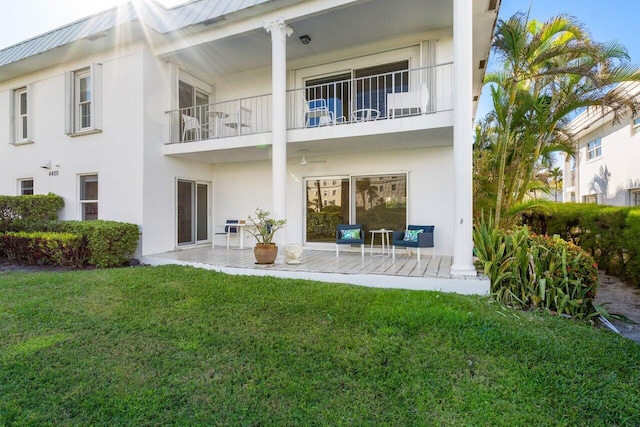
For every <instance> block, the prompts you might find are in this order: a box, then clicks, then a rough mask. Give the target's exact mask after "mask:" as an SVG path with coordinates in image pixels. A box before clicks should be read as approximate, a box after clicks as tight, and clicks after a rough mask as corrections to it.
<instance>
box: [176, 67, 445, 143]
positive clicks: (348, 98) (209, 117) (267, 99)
mask: <svg viewBox="0 0 640 427" xmlns="http://www.w3.org/2000/svg"><path fill="white" fill-rule="evenodd" d="M452 76H453V63H446V64H440V65H434V66H431V67H423V68H415V69H411V70H402V71H394V72H390V73H384V74H376V75H372V76H366V77H359V78H355V79H346V80H339V81H335V82H330V83H325V84H320V85H314V86H308V87H304V88H299V89H291V90H288V91H287V129H301V128H314V127H319V126H325V125H339V124H351V123H361V122H368V121H377V120H385V119H398V118H403V117H408V116H418V115H422V114H432V113H437V112H442V111H449V110H452V109H453V99H452V98H453V96H452V95H453V88H452ZM271 99H272V97H271V94H268V95H260V96H254V97H248V98H241V99H236V100H233V101H225V102H218V103H215V104H208V105H199V106H195V107H188V108H181V109H179V110H172V111H168V112H167V116H168V120H169V130H170V138H169V140H170V143H180V142H192V141H201V140H206V139H217V138H226V137H232V136H238V135H251V134H256V133H262V132H270V131H271V118H272V114H271Z"/></svg>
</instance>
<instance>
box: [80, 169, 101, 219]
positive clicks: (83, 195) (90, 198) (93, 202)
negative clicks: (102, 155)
mask: <svg viewBox="0 0 640 427" xmlns="http://www.w3.org/2000/svg"><path fill="white" fill-rule="evenodd" d="M80 219H81V220H82V221H88V220H92V219H98V175H81V176H80Z"/></svg>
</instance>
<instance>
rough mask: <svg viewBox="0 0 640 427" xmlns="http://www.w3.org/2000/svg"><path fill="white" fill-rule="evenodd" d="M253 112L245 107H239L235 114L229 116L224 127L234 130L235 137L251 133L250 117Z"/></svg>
mask: <svg viewBox="0 0 640 427" xmlns="http://www.w3.org/2000/svg"><path fill="white" fill-rule="evenodd" d="M252 114H253V111H251V109H250V108H247V107H240V108H239V109H238V112H237V113H233V114H229V117H227V118H226V120H225V122H224V125H225V126H227V127H229V128H231V129H235V131H236V135H246V134H248V133H251V115H252Z"/></svg>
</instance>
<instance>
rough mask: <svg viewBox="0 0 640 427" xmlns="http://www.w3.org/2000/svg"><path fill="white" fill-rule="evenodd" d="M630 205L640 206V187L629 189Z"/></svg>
mask: <svg viewBox="0 0 640 427" xmlns="http://www.w3.org/2000/svg"><path fill="white" fill-rule="evenodd" d="M630 196H631V197H630V201H631V206H640V189H639V188H637V189H635V190H631V191H630Z"/></svg>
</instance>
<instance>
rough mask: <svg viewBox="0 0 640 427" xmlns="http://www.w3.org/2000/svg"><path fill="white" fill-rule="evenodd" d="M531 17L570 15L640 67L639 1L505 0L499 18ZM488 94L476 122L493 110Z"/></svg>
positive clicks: (492, 65)
mask: <svg viewBox="0 0 640 427" xmlns="http://www.w3.org/2000/svg"><path fill="white" fill-rule="evenodd" d="M529 8H531V12H530V17H531V18H533V19H537V20H539V21H546V20H547V19H549V18H550V17H552V16H555V15H559V14H568V15H572V16H574V17H575V18H577V20H578V21H580V22H582V23H583V24H584V26H585V27H586V28H587V30H588V31H589V32H590V33H591V36H592V38H593V40H595V41H597V42H601V43H604V42H609V41H613V40H617V41H619V42H621V43H622V44H623V45H624V46H625V47H626V48H627V50H628V51H629V56H630V57H631V63H633V64H636V65H639V66H640V37H639V34H640V33H639V31H638V29H637V28H638V27H637V25H638V23H637V22H638V16H640V1H638V0H615V1H608V2H607V1H605V2H603V1H601V0H598V1H596V0H502V3H501V6H500V12H499V16H498V19H505V20H506V19H508V18H509V17H510V16H512V15H513V14H514V13H517V12H524V13H527V11H529ZM495 67H496V61H495V59H494V60H492V58H491V57H490V59H489V67H488V68H489V69H494V68H495ZM490 105H491V99H490V96H488V92H483V95H481V96H480V104H479V105H478V111H477V113H476V119H478V118H481V117H484V115H485V114H486V113H488V112H489V111H490V109H491V106H490Z"/></svg>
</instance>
